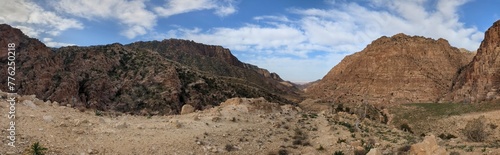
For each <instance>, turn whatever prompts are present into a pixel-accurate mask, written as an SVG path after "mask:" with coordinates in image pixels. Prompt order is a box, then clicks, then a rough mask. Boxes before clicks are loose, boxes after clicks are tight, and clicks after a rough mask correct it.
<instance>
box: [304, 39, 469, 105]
mask: <svg viewBox="0 0 500 155" xmlns="http://www.w3.org/2000/svg"><path fill="white" fill-rule="evenodd" d="M466 55H467V54H464V53H463V52H461V51H460V50H459V49H457V48H454V47H452V46H450V44H449V43H448V41H446V40H445V39H438V40H434V39H430V38H425V37H420V36H408V35H405V34H396V35H394V36H392V37H385V36H384V37H381V38H379V39H377V40H375V41H373V42H372V43H371V44H369V45H368V46H367V47H366V48H365V49H363V50H362V51H360V52H357V53H355V54H353V55H350V56H347V57H346V58H344V59H343V60H342V61H341V62H340V63H339V64H338V65H337V66H335V67H334V68H333V69H332V70H331V71H330V72H329V73H328V74H327V75H326V76H325V77H324V78H323V79H322V80H321V81H319V82H318V83H316V84H315V85H312V86H311V87H309V88H308V89H307V91H306V94H307V95H309V96H310V97H318V98H323V99H328V100H332V101H333V102H342V103H350V102H358V103H359V102H360V101H361V100H364V101H368V102H370V103H380V104H387V103H408V102H437V101H438V100H439V99H440V98H442V97H443V95H445V94H446V93H448V92H449V90H450V89H451V88H452V84H453V82H452V81H453V79H454V78H455V75H456V74H457V71H458V70H459V69H460V68H461V67H463V66H465V65H466V64H467V63H468V62H469V61H470V57H469V58H468V56H466Z"/></svg>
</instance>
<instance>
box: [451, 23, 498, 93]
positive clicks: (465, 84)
mask: <svg viewBox="0 0 500 155" xmlns="http://www.w3.org/2000/svg"><path fill="white" fill-rule="evenodd" d="M495 99H500V20H499V21H497V22H495V23H494V24H493V26H491V27H490V28H489V29H488V30H487V31H486V34H485V37H484V40H483V41H482V42H481V45H480V47H479V49H478V50H477V54H476V56H475V57H474V58H473V60H472V62H470V63H469V64H468V65H467V66H465V67H464V68H463V69H462V70H461V72H460V74H459V75H458V76H457V78H456V79H455V81H454V86H453V89H452V93H450V95H449V96H448V98H446V99H444V100H451V101H455V102H462V101H465V102H481V101H489V100H495Z"/></svg>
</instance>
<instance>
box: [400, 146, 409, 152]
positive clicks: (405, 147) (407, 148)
mask: <svg viewBox="0 0 500 155" xmlns="http://www.w3.org/2000/svg"><path fill="white" fill-rule="evenodd" d="M410 149H411V146H410V145H405V146H402V147H400V148H398V152H408V151H410Z"/></svg>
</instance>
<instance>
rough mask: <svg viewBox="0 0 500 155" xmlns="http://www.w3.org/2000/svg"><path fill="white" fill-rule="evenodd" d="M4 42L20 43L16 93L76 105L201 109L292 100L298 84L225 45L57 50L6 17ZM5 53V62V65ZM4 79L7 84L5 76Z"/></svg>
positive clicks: (1, 32) (138, 110) (2, 58)
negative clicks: (235, 101) (241, 101)
mask: <svg viewBox="0 0 500 155" xmlns="http://www.w3.org/2000/svg"><path fill="white" fill-rule="evenodd" d="M0 43H1V48H0V49H1V50H2V51H7V43H15V44H16V52H17V53H16V61H15V62H16V76H15V78H16V81H15V82H16V88H17V90H18V91H17V92H18V94H35V95H36V96H37V97H38V98H40V99H43V100H51V101H57V102H58V103H59V104H64V105H66V104H68V105H70V106H74V107H77V108H95V109H98V110H103V111H119V112H127V113H132V114H143V115H154V114H160V115H161V114H177V113H179V112H180V109H181V106H183V105H185V104H189V105H192V106H193V107H195V108H196V109H204V108H207V107H211V106H213V105H218V104H219V103H220V102H222V101H225V100H226V99H228V98H232V97H264V98H266V99H267V100H270V101H273V102H277V103H291V101H290V100H289V99H290V97H289V96H294V95H288V93H289V92H294V91H295V89H296V88H294V87H290V86H286V85H284V84H281V83H283V81H282V80H281V79H280V78H279V76H277V75H275V74H272V73H269V72H267V70H264V69H260V68H258V67H255V66H251V65H249V64H245V63H242V62H240V61H239V60H238V59H237V58H236V57H234V56H233V55H232V54H231V53H230V52H229V50H227V49H224V48H222V47H220V46H208V45H203V44H197V43H194V42H189V41H182V40H165V41H162V42H149V44H151V47H150V48H147V47H146V45H144V46H143V45H142V44H148V43H144V42H139V43H133V44H130V45H125V46H124V45H121V44H118V43H115V44H110V45H102V46H90V47H77V46H71V47H62V48H57V49H54V48H49V47H47V46H45V45H44V44H43V43H41V42H40V41H39V40H37V39H33V38H29V37H28V36H26V35H24V34H23V33H22V32H21V31H20V30H19V29H15V28H12V27H11V26H9V25H5V24H2V25H0ZM149 44H148V45H149ZM156 47H158V48H156ZM5 53H6V52H2V55H0V66H1V68H5V69H6V68H7V66H6V65H7V62H8V57H7V55H6V54H5ZM222 66H225V67H222ZM249 66H250V67H249ZM0 76H1V77H7V73H6V72H0ZM243 77H245V78H243ZM0 83H1V86H0V89H1V90H7V78H2V79H0ZM287 95H288V96H287ZM286 97H287V98H286Z"/></svg>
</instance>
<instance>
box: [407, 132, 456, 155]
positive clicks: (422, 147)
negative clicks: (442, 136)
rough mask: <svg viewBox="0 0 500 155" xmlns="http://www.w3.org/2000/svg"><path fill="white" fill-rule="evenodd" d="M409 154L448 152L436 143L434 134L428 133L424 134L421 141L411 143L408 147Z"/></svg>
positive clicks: (432, 154)
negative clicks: (428, 134)
mask: <svg viewBox="0 0 500 155" xmlns="http://www.w3.org/2000/svg"><path fill="white" fill-rule="evenodd" d="M410 155H448V152H446V149H445V148H444V147H441V146H439V145H438V144H437V140H436V137H435V136H434V135H430V136H426V137H425V138H424V140H423V141H422V142H420V143H417V144H413V145H412V146H411V148H410Z"/></svg>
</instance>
